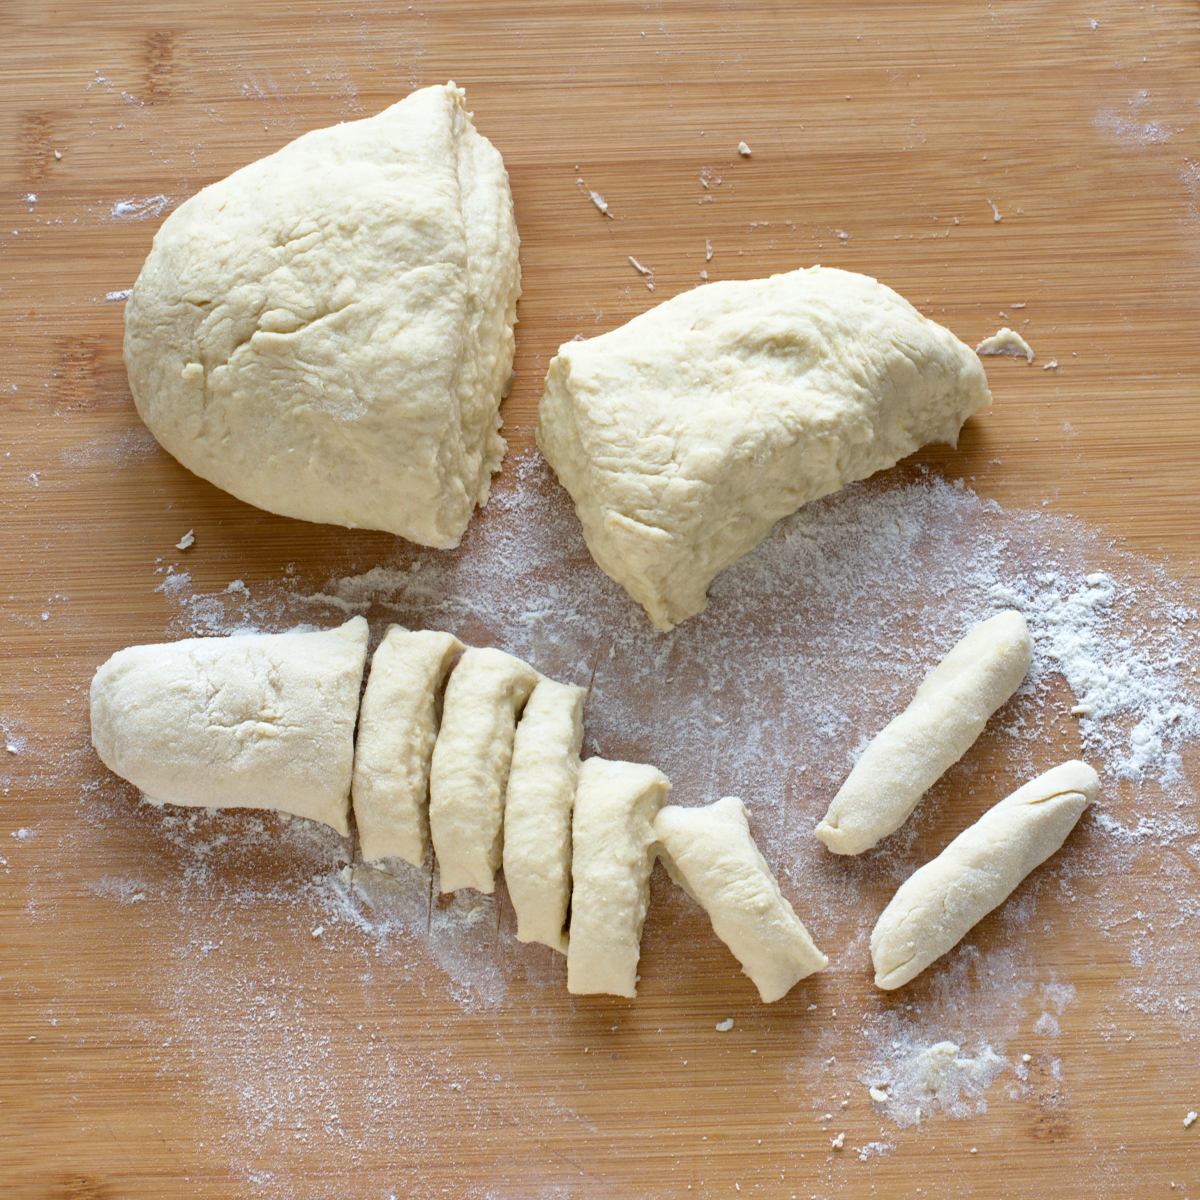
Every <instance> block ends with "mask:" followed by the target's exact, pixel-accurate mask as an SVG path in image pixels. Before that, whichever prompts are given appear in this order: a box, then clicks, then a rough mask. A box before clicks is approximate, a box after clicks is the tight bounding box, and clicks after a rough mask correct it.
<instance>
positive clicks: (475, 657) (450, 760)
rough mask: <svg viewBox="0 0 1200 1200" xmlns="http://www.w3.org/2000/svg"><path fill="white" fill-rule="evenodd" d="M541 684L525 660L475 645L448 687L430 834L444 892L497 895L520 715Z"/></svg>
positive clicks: (434, 769) (434, 768)
mask: <svg viewBox="0 0 1200 1200" xmlns="http://www.w3.org/2000/svg"><path fill="white" fill-rule="evenodd" d="M538 679H539V676H538V673H537V672H536V671H535V670H534V669H533V668H532V667H531V666H530V665H529V664H528V663H523V662H522V661H521V660H520V659H519V658H513V656H512V655H511V654H505V653H504V652H503V651H501V650H493V649H492V648H491V647H485V648H483V649H476V648H474V647H471V648H469V649H468V650H467V651H466V652H465V653H464V654H463V656H462V658H460V659H459V660H458V666H456V667H455V668H454V670H453V672H451V675H450V682H449V683H447V684H446V698H445V702H444V704H443V706H442V727H441V730H440V731H439V732H438V738H437V742H436V744H435V745H434V747H433V760H432V763H431V765H430V770H429V829H430V833H431V835H432V837H433V850H434V853H435V854H436V855H437V860H438V872H439V875H440V878H441V889H442V891H443V892H454V891H457V890H458V889H459V888H464V887H470V888H475V889H476V890H477V891H480V892H491V891H493V890H494V889H495V886H496V868H497V867H498V866H499V865H500V856H501V834H502V831H503V828H504V790H505V788H506V786H507V784H508V771H509V767H510V765H511V762H512V750H513V736H514V733H515V731H516V727H517V718H518V717H519V716H520V715H521V710H522V709H523V708H524V707H525V702H526V700H528V699H529V694H530V692H532V691H533V689H534V685H535V684H536V683H537V681H538Z"/></svg>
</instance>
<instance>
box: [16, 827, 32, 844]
mask: <svg viewBox="0 0 1200 1200" xmlns="http://www.w3.org/2000/svg"><path fill="white" fill-rule="evenodd" d="M11 836H12V837H13V838H14V839H15V840H16V841H18V842H32V841H33V839H34V838H35V837H37V830H36V829H30V828H29V826H28V825H22V826H21V828H20V829H14V830H13V832H12V835H11Z"/></svg>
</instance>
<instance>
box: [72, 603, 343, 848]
mask: <svg viewBox="0 0 1200 1200" xmlns="http://www.w3.org/2000/svg"><path fill="white" fill-rule="evenodd" d="M366 658H367V623H366V621H365V620H364V619H363V618H362V617H354V618H353V619H351V620H349V621H347V622H346V623H345V624H344V625H343V626H341V628H339V629H329V630H324V631H322V632H319V633H273V634H266V633H252V634H238V635H236V636H234V637H213V638H187V639H185V640H183V641H179V642H168V643H165V644H160V645H150V646H130V647H129V648H128V649H126V650H120V651H118V652H117V653H116V654H114V655H113V656H112V658H110V659H109V660H108V661H107V662H106V663H104V664H103V665H102V666H101V667H100V669H99V670H98V671H97V672H96V675H95V678H94V679H93V680H92V689H91V716H92V745H93V746H95V747H96V753H97V754H99V756H100V758H101V760H102V761H103V762H104V764H105V766H107V767H108V768H109V769H110V770H112V771H115V772H116V773H117V774H118V775H120V776H122V777H123V778H125V779H128V780H129V782H130V783H132V784H135V785H136V786H137V787H139V788H140V789H141V790H142V793H143V794H144V795H145V797H146V799H147V800H150V801H151V802H152V803H155V804H163V803H167V804H185V805H190V806H192V807H196V808H269V809H275V810H277V811H279V812H285V813H292V814H293V815H295V816H298V817H308V818H309V819H310V820H313V821H323V822H324V823H325V824H326V825H331V826H332V827H333V828H334V829H336V830H337V831H338V833H340V834H343V835H345V834H347V833H349V832H350V824H349V820H348V812H349V808H350V774H351V769H352V767H353V763H354V719H355V716H356V715H357V713H358V693H359V688H360V687H361V685H362V673H363V666H364V665H365V663H366Z"/></svg>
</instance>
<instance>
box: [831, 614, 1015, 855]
mask: <svg viewBox="0 0 1200 1200" xmlns="http://www.w3.org/2000/svg"><path fill="white" fill-rule="evenodd" d="M1032 657H1033V641H1032V639H1031V638H1030V636H1029V628H1028V626H1027V625H1026V624H1025V618H1024V617H1023V616H1021V614H1020V613H1019V612H1017V611H1016V610H1015V609H1010V610H1009V611H1007V612H1002V613H1000V615H999V616H995V617H992V618H991V619H990V620H987V621H984V622H982V623H981V624H979V625H976V626H975V628H974V629H972V630H971V631H970V632H969V633H968V634H967V636H966V637H964V638H963V639H962V640H961V641H960V642H959V643H958V644H957V645H956V646H955V647H954V648H953V649H952V650H951V651H950V653H949V654H947V655H946V657H945V658H943V659H942V661H941V662H940V663H938V665H937V666H936V667H934V668H933V670H932V671H930V672H929V674H928V675H926V676H925V679H924V681H923V682H922V683H921V686H920V687H919V688H917V692H916V695H915V696H913V698H912V701H911V703H910V704H909V706H908V707H907V708H906V709H905V710H904V711H903V712H902V713H901V714H900V715H899V716H898V717H896V718H895V720H893V721H892V722H890V724H888V725H886V726H885V727H884V728H883V729H882V730H881V731H880V732H879V733H878V734H877V735H876V736H875V738H874V739H873V740H872V741H871V743H870V745H869V746H867V748H866V749H865V750H864V751H863V753H862V756H861V757H860V758H859V760H858V762H856V763H855V764H854V769H853V770H852V771H851V772H850V774H849V776H848V777H847V778H846V782H845V783H844V784H842V787H841V790H840V791H839V792H838V794H837V795H836V796H834V798H833V802H832V803H831V804H830V806H829V811H828V812H827V813H826V814H825V816H824V818H823V819H822V820H821V822H820V823H819V824H818V825H817V828H816V830H815V832H816V835H817V837H819V838H820V839H821V841H823V842H824V843H825V845H826V846H828V847H829V849H830V850H832V851H833V852H834V854H861V853H862V852H863V851H864V850H869V849H870V848H871V847H872V846H874V845H875V844H876V842H878V841H880V840H881V839H883V838H885V837H887V836H888V834H890V833H895V832H896V830H897V829H899V828H900V826H901V825H903V824H904V822H905V821H907V820H908V818H909V816H910V815H911V813H912V811H913V809H914V808H916V807H917V803H918V802H919V801H920V799H921V797H922V796H923V795H924V794H925V793H926V792H927V791H928V790H929V789H930V788H931V787H933V785H934V784H935V783H936V782H937V781H938V780H939V779H940V778H941V777H942V776H943V775H944V774H945V773H946V772H947V771H948V770H949V769H950V768H951V767H952V766H953V765H954V764H955V763H956V762H958V760H959V759H960V758H962V756H963V755H964V754H966V752H967V751H968V750H969V749H970V748H971V746H972V745H973V744H974V742H975V740H976V739H977V738H978V737H979V735H980V734H981V733H982V732H983V727H984V726H985V725H986V724H987V722H988V718H990V717H991V715H992V713H994V712H995V711H996V710H997V709H998V708H999V707H1000V706H1001V705H1002V704H1003V703H1004V702H1005V701H1006V700H1008V698H1009V697H1010V696H1011V695H1012V694H1013V692H1015V691H1016V690H1017V688H1018V687H1020V686H1021V680H1022V679H1024V678H1025V672H1026V671H1028V670H1029V663H1030V660H1031V659H1032Z"/></svg>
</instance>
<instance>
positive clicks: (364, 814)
mask: <svg viewBox="0 0 1200 1200" xmlns="http://www.w3.org/2000/svg"><path fill="white" fill-rule="evenodd" d="M461 650H462V643H461V642H460V641H459V640H458V638H456V637H455V636H454V635H453V634H452V633H440V632H438V631H437V630H434V629H421V630H415V631H414V630H408V629H403V628H401V627H400V626H399V625H393V626H392V627H391V628H390V629H388V631H387V633H386V634H385V635H384V638H383V641H382V642H380V643H379V648H378V649H377V650H376V651H375V655H374V657H373V658H372V659H371V671H370V674H369V675H368V676H367V687H366V690H365V691H364V692H363V698H362V706H361V708H360V709H359V713H358V738H357V740H356V742H355V746H354V781H353V785H352V788H351V795H352V797H353V800H354V823H355V824H356V825H357V826H358V840H359V846H360V848H361V850H362V856H363V861H364V862H368V863H370V862H378V861H379V860H381V859H385V858H400V859H403V860H404V861H405V862H409V863H412V864H413V866H416V867H419V866H422V865H423V864H424V862H425V858H426V856H427V855H428V852H429V762H430V759H431V757H432V756H433V745H434V740H435V739H436V737H437V727H438V698H439V694H440V692H441V688H442V684H443V682H444V681H445V679H446V675H447V674H448V673H449V671H450V665H451V663H452V662H453V661H454V659H455V658H456V657H457V655H458V653H459V651H461Z"/></svg>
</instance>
